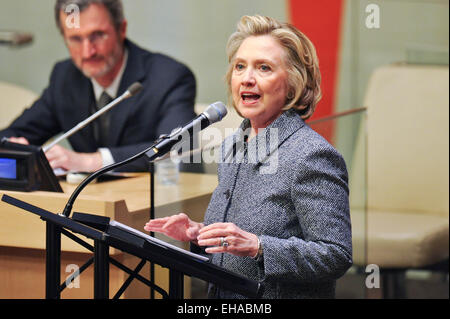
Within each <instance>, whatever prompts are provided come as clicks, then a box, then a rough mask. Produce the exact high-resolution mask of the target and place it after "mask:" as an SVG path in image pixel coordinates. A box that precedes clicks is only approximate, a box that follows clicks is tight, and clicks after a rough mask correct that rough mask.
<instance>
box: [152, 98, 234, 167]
mask: <svg viewBox="0 0 450 319" xmlns="http://www.w3.org/2000/svg"><path fill="white" fill-rule="evenodd" d="M227 112H228V111H227V108H226V107H225V105H224V104H223V103H222V102H215V103H212V104H210V105H209V106H208V107H207V108H206V110H205V111H203V113H201V114H200V115H199V116H197V117H196V118H195V119H193V120H192V121H191V122H189V123H188V124H186V125H185V126H183V127H179V128H176V129H174V130H173V131H172V132H171V133H170V135H168V136H167V135H166V136H162V137H161V138H160V139H159V140H157V141H156V143H155V145H154V146H153V147H152V149H151V150H150V151H148V152H147V153H146V155H147V157H149V158H150V159H153V158H154V156H155V155H158V157H159V156H162V155H164V154H166V153H167V152H168V151H169V150H170V149H171V148H172V146H174V145H175V144H176V143H178V142H179V141H181V139H182V138H183V136H185V135H186V134H189V136H191V135H192V133H193V131H194V127H195V128H200V129H199V131H201V130H203V129H205V128H207V127H208V126H209V125H211V124H213V123H215V122H219V121H221V120H222V119H223V118H224V117H225V115H227Z"/></svg>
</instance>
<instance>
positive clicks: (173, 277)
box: [1, 195, 262, 299]
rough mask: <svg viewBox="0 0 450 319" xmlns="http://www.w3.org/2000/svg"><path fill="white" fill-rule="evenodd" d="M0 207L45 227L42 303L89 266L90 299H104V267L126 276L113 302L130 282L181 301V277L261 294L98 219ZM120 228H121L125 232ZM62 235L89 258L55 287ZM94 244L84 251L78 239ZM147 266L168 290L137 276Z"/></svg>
mask: <svg viewBox="0 0 450 319" xmlns="http://www.w3.org/2000/svg"><path fill="white" fill-rule="evenodd" d="M1 200H2V201H3V202H5V203H8V204H10V205H13V206H15V207H18V208H20V209H23V210H25V211H28V212H30V213H32V214H35V215H38V216H39V217H40V218H41V219H42V220H43V221H44V222H45V223H46V298H48V299H59V298H60V294H61V291H62V290H63V289H64V288H65V287H66V285H67V282H70V281H71V280H73V279H75V276H77V275H79V274H81V273H82V272H83V271H84V270H85V269H86V268H88V267H89V266H90V265H92V264H93V266H94V287H93V289H94V298H96V299H107V298H109V297H110V296H109V264H110V263H111V264H114V265H115V266H117V267H119V268H120V269H122V270H123V271H125V272H126V273H128V275H129V277H128V279H127V280H126V281H125V282H124V283H123V285H122V287H121V288H120V289H119V290H118V291H117V293H116V294H115V295H114V296H113V298H114V299H117V298H120V296H121V295H122V294H123V292H124V291H125V290H126V288H127V287H128V286H129V285H130V283H131V282H132V281H133V280H135V279H136V280H139V281H141V282H142V283H144V284H146V285H147V286H149V287H150V288H151V289H154V290H155V291H156V292H158V293H159V294H161V296H162V297H163V298H170V299H180V298H183V276H184V275H187V276H193V277H197V278H199V279H202V280H204V281H207V282H210V283H213V284H215V285H217V286H220V287H222V288H224V289H227V290H231V291H234V292H237V293H239V294H242V295H244V296H247V297H249V298H258V297H259V296H260V295H261V293H262V286H261V283H259V282H256V281H253V280H249V279H248V278H245V277H243V276H241V275H238V274H235V273H232V272H230V271H227V270H225V269H223V268H221V267H218V266H216V265H213V264H211V263H210V262H209V261H208V260H207V258H205V257H204V256H201V255H197V254H193V253H190V252H187V251H183V250H181V249H179V248H178V249H177V247H171V245H169V244H166V243H164V242H161V241H158V240H151V238H146V237H145V234H140V233H139V232H133V231H132V230H129V229H126V228H124V227H123V226H124V225H121V224H120V223H115V222H114V221H111V220H110V218H108V217H104V216H96V215H90V214H82V213H74V214H73V216H72V217H65V216H63V215H60V214H54V213H52V212H49V211H46V210H44V209H42V208H39V207H37V206H33V205H30V204H28V203H26V202H24V201H21V200H18V199H16V198H14V197H11V196H9V195H3V196H2V199H1ZM125 227H126V226H125ZM62 235H65V236H67V237H69V238H70V239H72V240H74V241H75V242H77V243H78V244H80V245H82V246H83V247H85V248H87V249H88V250H90V251H92V252H93V257H92V258H90V259H89V260H88V261H87V262H86V264H84V265H83V266H81V267H80V270H79V273H78V274H77V273H75V274H74V275H73V278H71V279H69V280H66V282H64V283H62V284H61V283H60V268H61V267H60V266H61V265H60V258H61V255H60V254H61V236H62ZM77 235H81V236H84V237H86V238H88V239H90V240H93V241H94V245H93V246H92V245H90V244H89V243H87V242H86V241H84V240H83V239H81V238H80V237H79V236H77ZM110 247H112V248H116V249H119V250H121V251H123V252H126V253H128V254H132V255H134V256H136V257H138V258H139V259H141V262H140V263H139V264H138V265H137V267H136V268H135V269H130V268H128V267H126V266H124V265H122V264H121V263H119V262H118V261H116V260H114V259H113V258H112V257H111V256H110V255H109V248H110ZM147 262H151V263H155V264H158V265H160V266H162V267H165V268H168V269H169V289H168V291H165V290H164V289H162V288H160V287H158V286H157V285H155V284H154V283H153V282H152V281H150V280H148V279H147V278H144V277H142V276H140V275H139V271H140V270H141V269H142V268H143V267H144V265H145V264H146V263H147Z"/></svg>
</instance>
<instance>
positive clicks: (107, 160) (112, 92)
mask: <svg viewBox="0 0 450 319" xmlns="http://www.w3.org/2000/svg"><path fill="white" fill-rule="evenodd" d="M127 60H128V50H127V49H125V52H124V55H123V61H122V66H121V67H120V70H119V73H117V76H116V78H115V79H114V81H112V83H111V84H110V85H109V86H108V87H107V88H104V87H103V86H101V85H100V84H98V82H97V81H96V80H95V79H94V78H91V82H92V87H93V89H94V95H95V100H96V101H97V102H98V100H99V99H100V96H101V95H102V93H103V91H105V92H106V93H108V95H109V96H110V97H111V98H112V99H115V98H116V97H117V91H118V90H119V85H120V82H121V80H122V75H123V72H124V71H125V67H126V66H127ZM98 151H99V152H100V154H101V156H102V167H105V166H107V165H111V164H114V163H115V160H114V158H113V156H112V154H111V151H110V150H109V149H108V148H105V147H101V148H99V149H98Z"/></svg>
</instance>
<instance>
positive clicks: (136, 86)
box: [127, 82, 142, 96]
mask: <svg viewBox="0 0 450 319" xmlns="http://www.w3.org/2000/svg"><path fill="white" fill-rule="evenodd" d="M140 90H142V84H141V83H139V82H134V83H133V84H131V85H130V87H129V88H128V90H127V91H128V93H129V94H130V96H133V95H135V94H137V93H139V91H140Z"/></svg>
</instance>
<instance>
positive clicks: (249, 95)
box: [241, 92, 261, 104]
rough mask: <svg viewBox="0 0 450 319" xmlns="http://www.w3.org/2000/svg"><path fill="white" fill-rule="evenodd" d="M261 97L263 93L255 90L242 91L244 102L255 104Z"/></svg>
mask: <svg viewBox="0 0 450 319" xmlns="http://www.w3.org/2000/svg"><path fill="white" fill-rule="evenodd" d="M260 98H261V95H259V94H257V93H253V92H243V93H241V99H242V101H243V103H244V104H253V103H256V102H258V100H259V99H260Z"/></svg>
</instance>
